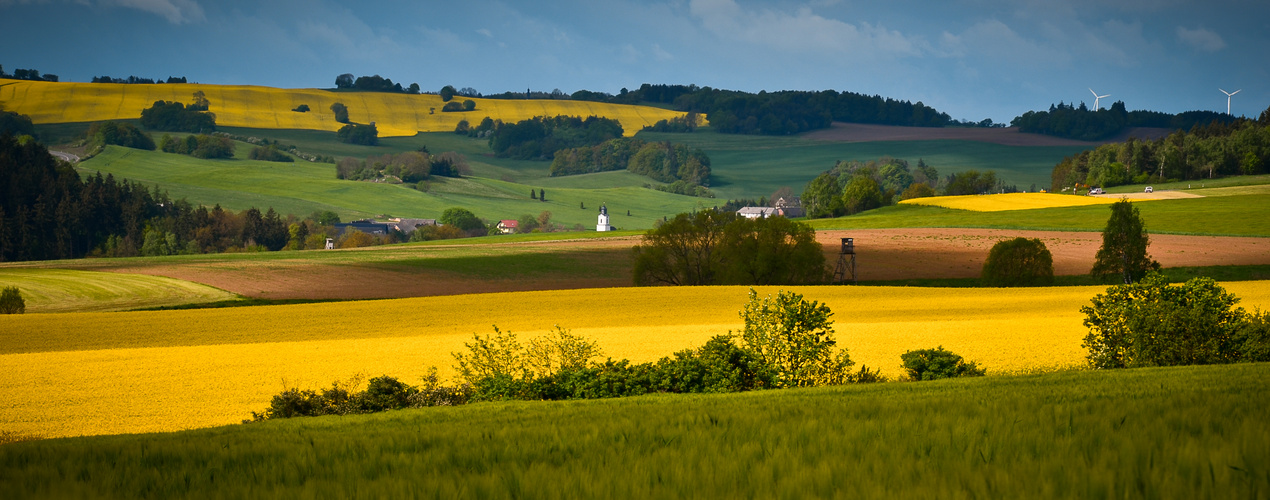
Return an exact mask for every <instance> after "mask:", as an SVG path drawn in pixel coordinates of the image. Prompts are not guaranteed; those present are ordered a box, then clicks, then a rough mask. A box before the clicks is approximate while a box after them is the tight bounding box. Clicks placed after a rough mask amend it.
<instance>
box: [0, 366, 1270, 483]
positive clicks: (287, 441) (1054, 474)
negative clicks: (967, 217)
mask: <svg viewBox="0 0 1270 500" xmlns="http://www.w3.org/2000/svg"><path fill="white" fill-rule="evenodd" d="M1267 377H1270V365H1268V364H1264V363H1263V364H1243V365H1231V366H1205V367H1186V368H1169V369H1140V370H1121V371H1108V372H1066V373H1055V374H1046V375H1032V376H1017V377H988V378H980V379H968V380H947V381H938V382H925V383H905V384H879V385H868V386H851V387H835V388H825V389H816V390H788V391H765V392H757V393H743V394H733V395H713V396H665V395H663V396H649V397H639V398H630V399H622V400H600V401H578V402H556V403H547V402H543V403H533V402H508V403H487V404H476V405H471V406H467V407H456V408H432V409H426V410H406V411H398V412H390V413H386V414H377V415H367V416H354V417H321V418H302V419H293V420H289V421H271V422H266V423H262V424H252V425H241V426H228V427H220V428H214V429H203V430H197V431H187V432H180V433H171V434H142V435H122V436H101V437H85V438H73V439H55V440H47V441H36V442H19V443H12V444H8V445H4V446H0V470H3V471H4V473H3V474H0V489H2V490H4V491H8V492H11V493H13V494H16V495H17V496H18V497H28V496H40V497H128V498H168V497H177V496H180V497H186V498H231V497H232V498H244V497H251V498H265V497H269V498H296V497H315V498H345V497H358V498H363V497H364V498H388V497H392V498H457V497H466V498H663V497H676V498H802V497H819V498H881V497H892V498H1260V497H1263V495H1264V494H1265V493H1266V492H1267V491H1270V474H1267V470H1268V468H1270V427H1267V426H1266V425H1264V423H1265V421H1266V419H1267V418H1270V414H1267V410H1266V404H1267V403H1270V388H1267V386H1266V385H1265V384H1264V383H1263V382H1264V381H1265V380H1266V378H1267Z"/></svg>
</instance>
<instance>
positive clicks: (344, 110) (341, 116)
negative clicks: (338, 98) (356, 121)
mask: <svg viewBox="0 0 1270 500" xmlns="http://www.w3.org/2000/svg"><path fill="white" fill-rule="evenodd" d="M331 112H332V113H335V121H337V122H340V123H348V106H345V105H344V103H342V102H337V103H335V104H332V105H331Z"/></svg>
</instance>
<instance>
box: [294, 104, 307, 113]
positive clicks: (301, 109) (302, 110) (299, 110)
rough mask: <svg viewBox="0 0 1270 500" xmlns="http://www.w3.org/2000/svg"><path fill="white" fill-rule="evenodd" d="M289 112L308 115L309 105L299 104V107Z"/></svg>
mask: <svg viewBox="0 0 1270 500" xmlns="http://www.w3.org/2000/svg"><path fill="white" fill-rule="evenodd" d="M291 111H295V112H296V113H308V112H309V105H308V104H301V105H299V106H296V107H295V109H293V110H291Z"/></svg>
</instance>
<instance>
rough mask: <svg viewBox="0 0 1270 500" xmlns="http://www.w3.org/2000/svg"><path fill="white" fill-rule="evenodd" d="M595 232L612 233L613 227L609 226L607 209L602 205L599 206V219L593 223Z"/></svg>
mask: <svg viewBox="0 0 1270 500" xmlns="http://www.w3.org/2000/svg"><path fill="white" fill-rule="evenodd" d="M595 230H596V231H612V230H613V226H612V225H611V224H609V209H608V207H606V206H604V204H603V203H601V204H600V219H599V220H598V221H597V222H596V223H595Z"/></svg>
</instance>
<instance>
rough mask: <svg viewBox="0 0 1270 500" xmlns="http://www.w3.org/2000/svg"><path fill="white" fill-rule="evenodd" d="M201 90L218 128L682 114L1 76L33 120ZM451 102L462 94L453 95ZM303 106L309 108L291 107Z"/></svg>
mask: <svg viewBox="0 0 1270 500" xmlns="http://www.w3.org/2000/svg"><path fill="white" fill-rule="evenodd" d="M197 91H202V92H203V93H204V94H205V95H206V96H207V99H208V100H209V101H211V107H210V108H209V111H211V112H212V113H215V114H216V123H217V124H218V125H224V126H231V127H247V128H260V129H304V130H329V131H335V130H338V129H339V128H340V127H341V126H343V124H341V123H339V122H336V121H335V115H334V113H332V112H331V111H330V107H331V105H332V104H334V103H336V102H340V103H343V104H344V105H345V106H347V107H348V115H349V119H350V120H351V121H354V122H357V123H370V122H375V126H376V127H377V128H378V129H379V135H380V136H381V137H394V136H411V135H415V134H416V133H418V132H421V131H422V132H450V131H453V130H454V127H455V126H456V125H458V123H459V121H461V120H467V121H468V122H470V123H471V124H472V125H476V124H477V123H479V122H480V121H481V119H483V118H485V117H487V116H488V117H490V118H492V119H501V120H503V121H504V122H516V121H519V120H524V119H528V118H532V117H534V116H556V115H570V116H584V117H585V116H591V115H595V116H603V117H607V118H612V119H616V120H618V121H620V122H621V123H622V128H623V129H624V130H625V132H626V134H627V135H633V134H634V133H635V132H637V131H639V129H641V128H643V127H644V126H645V125H652V124H654V123H656V122H657V121H658V120H666V119H670V118H675V117H678V116H683V115H684V114H685V113H681V112H677V111H671V110H666V109H661V108H654V107H648V106H633V105H625V104H608V103H598V102H589V101H571V100H506V99H480V98H472V100H473V101H475V102H476V109H475V110H474V111H465V112H449V113H446V112H442V111H441V108H442V106H443V105H444V104H445V103H444V102H442V100H441V97H440V96H437V95H431V94H421V95H410V94H395V93H382V92H331V91H327V90H321V89H278V88H271V87H257V86H248V85H204V84H153V85H150V84H135V85H134V84H114V83H71V82H62V83H59V82H36V81H25V80H0V103H4V107H5V109H7V110H9V111H14V112H17V113H21V114H24V115H27V116H30V117H31V120H32V121H34V122H35V123H36V124H46V123H78V122H95V121H105V120H129V119H136V118H138V117H140V116H141V110H143V109H145V108H147V107H150V105H152V104H154V102H155V101H159V100H165V101H175V102H190V101H191V97H192V95H193V93H194V92H197ZM456 99H458V100H460V101H461V100H463V99H466V98H463V97H458V98H456ZM301 104H307V105H308V106H309V108H310V109H311V111H308V112H305V113H301V112H296V111H292V110H293V109H295V108H297V107H298V106H300V105H301Z"/></svg>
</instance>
